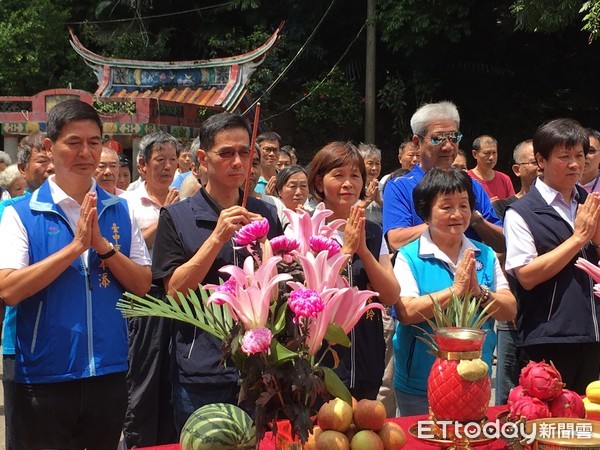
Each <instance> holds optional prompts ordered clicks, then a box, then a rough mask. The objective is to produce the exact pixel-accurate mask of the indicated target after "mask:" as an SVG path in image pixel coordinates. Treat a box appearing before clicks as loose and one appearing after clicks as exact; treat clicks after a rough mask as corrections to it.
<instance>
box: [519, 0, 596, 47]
mask: <svg viewBox="0 0 600 450" xmlns="http://www.w3.org/2000/svg"><path fill="white" fill-rule="evenodd" d="M510 9H511V12H512V13H513V14H514V16H515V18H516V25H517V29H523V30H528V31H542V32H546V33H552V32H556V31H560V30H563V29H564V28H567V27H569V26H571V25H573V24H575V23H577V22H578V21H580V22H582V23H583V27H582V30H583V31H586V32H588V33H589V41H590V42H592V41H593V40H594V39H597V38H598V37H600V0H588V1H581V0H560V1H556V0H516V1H515V2H514V3H513V4H512V5H511V8H510Z"/></svg>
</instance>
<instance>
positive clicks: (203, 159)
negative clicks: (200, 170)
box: [196, 148, 206, 167]
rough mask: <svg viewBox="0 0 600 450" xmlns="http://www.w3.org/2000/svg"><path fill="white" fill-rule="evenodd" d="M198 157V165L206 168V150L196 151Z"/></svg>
mask: <svg viewBox="0 0 600 450" xmlns="http://www.w3.org/2000/svg"><path fill="white" fill-rule="evenodd" d="M196 156H197V157H198V164H200V165H201V166H203V167H206V150H204V149H202V148H199V149H198V150H196Z"/></svg>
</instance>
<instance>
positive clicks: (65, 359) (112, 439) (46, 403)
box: [0, 100, 151, 449]
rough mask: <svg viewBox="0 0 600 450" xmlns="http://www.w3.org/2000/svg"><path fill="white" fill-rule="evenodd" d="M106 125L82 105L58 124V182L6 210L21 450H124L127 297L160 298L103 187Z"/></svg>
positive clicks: (1, 273) (0, 269) (126, 217)
mask: <svg viewBox="0 0 600 450" xmlns="http://www.w3.org/2000/svg"><path fill="white" fill-rule="evenodd" d="M101 136H102V123H101V121H100V118H99V116H98V113H97V112H96V111H95V110H94V109H93V108H92V107H91V106H90V105H88V104H87V103H84V102H82V101H80V100H67V101H65V102H62V103H59V104H58V105H56V106H55V107H54V108H53V109H52V110H51V111H50V113H49V115H48V125H47V138H45V139H44V146H45V148H46V150H47V152H48V155H50V156H51V158H52V160H53V163H54V170H55V174H54V175H53V176H51V177H50V178H48V180H47V181H46V182H45V183H44V184H43V185H42V186H41V187H40V188H39V189H38V190H37V191H35V192H34V193H33V194H32V195H31V196H30V197H29V198H24V199H23V200H22V201H19V202H16V203H14V204H13V205H11V206H9V207H8V208H6V210H5V211H4V215H3V218H2V222H1V223H0V234H1V235H2V236H4V237H7V239H5V240H4V243H3V252H2V255H0V297H1V300H2V301H3V302H4V303H5V304H7V305H10V306H16V310H17V321H16V345H15V381H16V386H15V387H16V389H15V415H14V439H15V442H18V443H19V446H21V447H22V448H28V449H29V448H31V449H33V448H88V449H105V448H106V449H109V448H116V446H117V445H118V442H119V437H120V433H121V429H122V426H123V418H124V414H125V408H126V406H127V386H126V382H125V373H126V370H127V328H126V325H125V320H124V319H123V317H122V316H121V314H120V312H119V311H118V310H116V308H115V305H116V302H117V300H118V299H119V298H120V297H121V296H122V294H123V292H124V291H130V292H133V293H135V294H138V295H144V294H145V293H146V292H147V291H148V289H149V288H150V281H151V275H150V268H149V267H148V266H149V264H150V259H149V257H148V251H147V249H146V247H145V244H144V242H143V238H142V236H141V233H140V231H139V229H138V228H137V225H136V224H135V222H134V220H133V218H132V217H131V215H130V213H129V210H128V208H127V204H126V203H125V201H124V200H121V199H119V198H118V197H114V196H111V195H110V194H108V193H106V192H105V191H104V190H103V189H101V188H99V187H98V186H97V185H96V182H95V181H94V179H93V175H94V172H95V170H96V167H97V166H98V163H99V161H100V154H101V152H102V137H101Z"/></svg>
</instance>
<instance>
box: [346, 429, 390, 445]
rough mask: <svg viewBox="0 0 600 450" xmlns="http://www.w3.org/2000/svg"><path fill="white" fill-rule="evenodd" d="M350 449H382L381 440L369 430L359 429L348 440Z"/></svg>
mask: <svg viewBox="0 0 600 450" xmlns="http://www.w3.org/2000/svg"><path fill="white" fill-rule="evenodd" d="M350 449H351V450H384V447H383V441H382V440H381V438H380V437H379V436H378V435H377V433H375V432H374V431H371V430H361V431H359V432H358V433H356V434H355V435H354V437H353V438H352V441H351V442H350Z"/></svg>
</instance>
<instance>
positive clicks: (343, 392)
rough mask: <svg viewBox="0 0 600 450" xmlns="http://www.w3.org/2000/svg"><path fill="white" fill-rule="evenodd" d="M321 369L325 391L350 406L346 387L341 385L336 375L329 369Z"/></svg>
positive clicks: (348, 392) (350, 397) (350, 399)
mask: <svg viewBox="0 0 600 450" xmlns="http://www.w3.org/2000/svg"><path fill="white" fill-rule="evenodd" d="M321 369H322V370H323V373H324V374H325V386H326V387H327V391H328V392H329V393H330V394H331V395H333V396H334V397H338V398H340V399H342V400H344V401H345V402H346V403H348V404H349V405H352V395H350V391H349V390H348V388H347V387H346V385H345V384H344V383H342V380H340V377H338V376H337V373H335V372H334V371H333V369H330V368H329V367H321Z"/></svg>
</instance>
